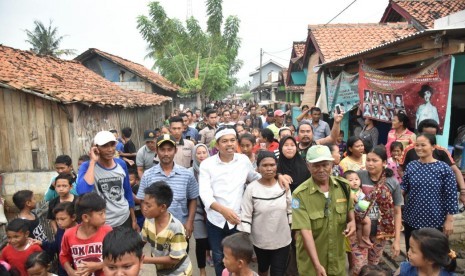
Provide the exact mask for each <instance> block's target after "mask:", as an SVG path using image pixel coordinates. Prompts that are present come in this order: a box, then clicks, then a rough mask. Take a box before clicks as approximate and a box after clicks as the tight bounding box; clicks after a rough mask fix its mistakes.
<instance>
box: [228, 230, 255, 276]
mask: <svg viewBox="0 0 465 276" xmlns="http://www.w3.org/2000/svg"><path fill="white" fill-rule="evenodd" d="M221 245H222V246H223V254H224V258H223V263H224V266H225V267H226V268H225V269H224V270H223V273H222V274H221V276H229V275H234V276H243V275H246V276H247V275H253V276H258V274H257V273H256V272H254V271H252V270H251V269H250V267H249V263H250V262H251V261H252V255H253V245H252V241H250V236H249V234H247V233H244V232H239V233H236V234H232V235H230V236H227V237H226V238H224V239H223V241H222V242H221Z"/></svg>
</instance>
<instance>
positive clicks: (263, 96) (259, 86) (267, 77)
mask: <svg viewBox="0 0 465 276" xmlns="http://www.w3.org/2000/svg"><path fill="white" fill-rule="evenodd" d="M284 68H285V67H284V66H282V65H281V64H279V63H277V62H276V61H274V60H272V59H270V60H268V61H267V62H265V63H263V65H262V69H261V73H260V66H259V67H257V68H255V71H253V72H252V73H250V74H249V76H250V77H251V78H252V80H251V82H250V90H251V91H252V93H254V97H255V100H256V101H260V100H271V98H272V96H271V95H272V92H273V91H272V87H273V88H274V90H277V88H278V84H277V82H278V81H279V75H280V73H281V72H282V71H283V69H284ZM260 75H261V83H260ZM271 83H276V85H275V86H273V85H271Z"/></svg>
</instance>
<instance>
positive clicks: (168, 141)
mask: <svg viewBox="0 0 465 276" xmlns="http://www.w3.org/2000/svg"><path fill="white" fill-rule="evenodd" d="M176 145H177V143H176V139H175V138H174V136H172V135H170V134H163V135H160V136H159V137H158V138H157V140H156V152H157V155H158V159H159V160H160V163H158V164H156V165H155V166H153V167H151V168H150V169H148V170H146V171H145V172H144V175H143V176H142V178H141V180H140V186H139V191H138V192H137V196H136V197H137V198H138V199H140V200H144V197H145V188H147V187H149V186H150V185H152V183H155V182H157V181H164V182H166V183H168V185H170V187H171V190H173V199H174V200H173V202H172V203H171V205H170V207H169V208H168V211H169V212H170V213H171V214H172V215H173V216H174V217H175V218H177V219H178V220H179V221H181V223H182V224H183V225H184V228H186V237H187V238H188V239H189V238H190V237H191V234H192V231H193V229H194V217H195V211H196V208H197V197H198V196H199V185H198V184H197V180H196V179H195V177H194V174H193V173H192V172H191V171H190V170H188V169H186V168H185V167H183V166H180V165H178V164H177V163H176V162H175V161H174V159H175V155H176V152H177V150H178V148H177V146H176Z"/></svg>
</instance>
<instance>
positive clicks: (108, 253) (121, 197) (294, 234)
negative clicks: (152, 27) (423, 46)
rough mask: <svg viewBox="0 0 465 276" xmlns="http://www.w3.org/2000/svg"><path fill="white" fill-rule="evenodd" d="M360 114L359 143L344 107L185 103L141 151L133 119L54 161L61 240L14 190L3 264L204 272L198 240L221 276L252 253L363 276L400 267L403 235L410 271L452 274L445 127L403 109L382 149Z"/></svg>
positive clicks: (452, 178)
mask: <svg viewBox="0 0 465 276" xmlns="http://www.w3.org/2000/svg"><path fill="white" fill-rule="evenodd" d="M358 115H359V116H360V118H359V120H358V121H359V123H360V124H361V125H362V131H361V132H360V134H359V135H358V136H351V137H349V138H348V139H347V141H344V132H343V131H341V129H340V125H341V121H342V118H343V116H344V114H342V113H337V112H335V113H334V114H333V122H332V126H331V127H330V124H328V123H327V122H325V121H323V119H322V112H321V110H320V109H319V108H317V107H312V108H309V107H308V106H303V107H302V113H301V114H300V115H299V116H298V117H297V118H296V121H297V122H298V124H297V126H296V125H294V124H293V120H292V116H291V114H290V111H282V110H280V109H276V110H273V109H270V108H268V107H267V106H258V105H254V104H252V103H243V104H238V105H234V104H226V103H221V102H216V103H214V104H211V105H209V106H208V107H207V108H205V110H203V112H201V110H199V109H195V110H189V109H186V110H183V111H178V110H175V111H174V112H173V114H171V116H170V117H168V118H166V122H165V125H164V126H163V127H161V128H156V129H149V130H146V131H144V134H143V139H144V145H142V147H140V148H139V149H137V147H136V146H135V143H134V142H133V141H132V140H131V136H132V130H131V128H129V127H124V128H122V129H121V136H120V135H119V132H118V131H117V130H115V129H111V130H105V131H100V132H98V133H96V135H95V137H94V139H93V143H92V147H91V149H90V151H89V153H88V154H86V155H83V156H81V157H80V158H79V162H78V170H77V173H75V171H74V168H73V165H72V160H71V158H70V157H69V156H67V155H62V156H58V157H57V159H56V162H55V169H56V171H57V173H58V176H56V177H54V178H53V179H52V180H51V183H50V186H49V188H48V190H47V191H44V194H45V200H46V201H48V202H49V203H48V204H49V212H48V215H47V218H48V219H49V220H50V225H51V227H52V229H53V230H54V232H55V237H54V239H52V240H48V239H47V236H46V234H45V231H44V229H43V226H42V225H41V224H40V223H39V220H38V218H37V215H36V214H35V213H34V212H33V210H34V209H35V208H36V202H35V200H34V195H33V193H32V191H28V190H21V191H18V192H17V193H16V194H15V195H14V196H13V201H14V203H15V205H16V206H17V207H18V209H19V210H20V213H19V215H18V219H15V220H13V221H10V222H9V224H8V226H7V236H8V241H9V245H7V247H6V248H5V249H4V250H3V251H2V254H1V257H0V260H1V261H0V268H1V269H3V270H4V271H9V272H10V273H11V274H12V275H14V273H15V272H16V273H17V274H16V275H50V274H47V273H48V272H47V271H48V270H49V269H50V261H51V259H53V257H54V256H58V259H59V265H58V270H57V271H56V272H57V273H58V275H138V274H139V273H140V269H141V265H142V264H153V265H155V266H156V270H157V275H192V273H193V265H194V264H193V263H192V262H191V260H190V258H189V255H188V251H189V240H190V239H195V255H196V260H197V263H196V266H197V267H198V269H199V271H200V272H199V273H200V275H201V276H204V275H207V272H206V267H207V265H209V264H211V265H212V266H214V270H215V274H216V275H217V276H221V275H256V273H255V272H253V271H252V270H250V268H249V263H250V262H252V261H254V260H256V262H257V263H258V275H261V276H262V275H268V274H270V275H305V276H306V275H347V269H346V263H348V264H349V270H350V274H352V275H375V274H369V273H370V272H373V271H375V272H376V271H377V272H379V273H380V274H376V275H390V274H388V272H387V271H383V269H382V268H380V267H379V266H378V264H379V262H380V259H381V256H382V253H383V251H384V248H385V246H386V243H387V241H388V240H390V239H392V240H393V243H392V246H391V252H392V255H393V256H394V257H395V256H397V255H399V252H400V239H401V231H404V235H405V244H406V249H407V251H408V256H409V260H408V261H407V262H405V263H402V264H401V266H400V269H399V270H398V271H397V274H398V275H417V274H414V273H419V274H421V275H449V274H444V273H451V272H452V271H453V270H454V264H455V262H454V258H455V257H454V254H453V252H451V250H450V249H449V245H448V240H447V236H448V235H450V234H452V232H453V215H454V214H456V213H457V212H458V208H457V204H458V200H460V201H462V202H465V184H464V181H463V177H462V176H461V173H460V170H459V169H458V168H457V166H456V165H455V163H454V161H453V159H452V158H451V156H450V154H449V153H448V152H447V150H445V149H443V148H441V147H440V146H438V145H437V144H436V137H435V135H436V134H437V132H438V130H439V126H438V124H437V122H436V121H434V120H430V119H427V120H424V121H422V122H420V123H419V125H418V135H416V134H415V133H413V132H411V131H410V130H409V129H408V126H409V120H408V117H407V116H406V115H405V114H404V113H398V114H395V115H394V118H393V119H392V130H391V131H390V132H389V135H388V137H387V144H386V146H384V145H378V138H379V137H378V136H379V134H378V131H377V129H376V126H375V123H374V121H372V120H371V119H365V120H363V118H362V110H359V112H358ZM404 198H408V200H405V201H404ZM404 202H405V203H404ZM402 208H403V210H402ZM138 232H140V234H138ZM144 243H148V244H149V245H150V247H151V254H150V255H149V256H143V254H142V247H143V245H144ZM5 273H7V272H5ZM382 273H385V274H382ZM412 273H413V274H412ZM439 273H443V274H439ZM2 275H3V274H2ZM6 275H8V274H6ZM451 275H452V274H451Z"/></svg>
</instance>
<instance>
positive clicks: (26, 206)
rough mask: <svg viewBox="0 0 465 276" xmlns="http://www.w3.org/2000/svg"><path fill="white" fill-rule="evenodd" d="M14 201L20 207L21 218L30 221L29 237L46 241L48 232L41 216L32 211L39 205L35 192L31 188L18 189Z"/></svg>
mask: <svg viewBox="0 0 465 276" xmlns="http://www.w3.org/2000/svg"><path fill="white" fill-rule="evenodd" d="M13 203H14V204H15V205H16V207H17V208H18V209H19V215H18V216H19V218H21V219H24V220H26V221H27V222H28V225H29V237H31V238H33V239H36V240H39V241H46V240H47V234H46V233H45V230H44V227H42V225H41V224H40V221H39V217H37V215H36V214H34V213H33V212H32V210H34V209H35V208H36V205H37V202H36V200H35V199H34V193H33V192H32V191H30V190H21V191H17V192H16V193H15V194H14V195H13Z"/></svg>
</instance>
